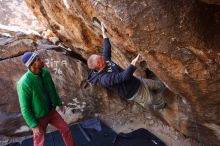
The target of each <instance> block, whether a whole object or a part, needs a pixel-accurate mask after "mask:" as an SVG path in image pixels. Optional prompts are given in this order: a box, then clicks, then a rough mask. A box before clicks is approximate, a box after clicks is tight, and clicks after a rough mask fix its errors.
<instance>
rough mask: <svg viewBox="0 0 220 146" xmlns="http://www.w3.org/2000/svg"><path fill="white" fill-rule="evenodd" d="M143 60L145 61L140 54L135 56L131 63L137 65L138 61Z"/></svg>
mask: <svg viewBox="0 0 220 146" xmlns="http://www.w3.org/2000/svg"><path fill="white" fill-rule="evenodd" d="M141 61H143V58H142V57H141V55H140V54H138V55H137V57H135V58H134V59H133V60H132V61H131V64H132V65H134V66H136V65H137V64H138V63H140V62H141Z"/></svg>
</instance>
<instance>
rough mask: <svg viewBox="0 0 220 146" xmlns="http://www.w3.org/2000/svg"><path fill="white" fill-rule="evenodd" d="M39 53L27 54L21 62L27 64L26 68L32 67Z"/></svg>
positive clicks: (22, 57)
mask: <svg viewBox="0 0 220 146" xmlns="http://www.w3.org/2000/svg"><path fill="white" fill-rule="evenodd" d="M37 56H38V54H37V53H34V52H26V53H24V55H22V56H21V61H22V62H23V63H24V64H25V66H27V67H30V65H31V64H32V63H33V62H34V61H35V59H36V57H37Z"/></svg>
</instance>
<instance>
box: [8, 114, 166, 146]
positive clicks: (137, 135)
mask: <svg viewBox="0 0 220 146" xmlns="http://www.w3.org/2000/svg"><path fill="white" fill-rule="evenodd" d="M70 129H71V132H72V135H73V138H74V140H75V143H76V146H165V144H164V143H163V142H162V141H161V140H160V139H158V138H157V137H156V136H154V135H153V134H152V133H150V132H149V131H147V130H146V129H143V128H141V129H137V130H135V131H133V132H130V133H119V134H116V133H115V132H114V131H113V130H112V129H111V128H109V127H108V126H107V125H106V124H104V123H103V122H101V121H100V120H99V119H96V118H94V119H90V120H86V121H83V122H80V123H77V124H74V125H72V126H70ZM7 146H33V139H32V138H29V139H26V140H24V141H22V142H21V144H19V143H11V144H8V145H7ZM44 146H65V144H64V142H63V139H62V137H61V135H60V133H59V131H54V132H50V133H46V139H45V144H44Z"/></svg>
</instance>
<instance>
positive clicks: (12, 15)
mask: <svg viewBox="0 0 220 146" xmlns="http://www.w3.org/2000/svg"><path fill="white" fill-rule="evenodd" d="M0 10H1V11H0V17H1V21H0V28H1V27H3V26H8V27H11V28H13V29H17V31H22V30H23V31H26V32H27V31H30V30H32V32H33V30H35V31H42V30H44V29H45V27H44V26H43V25H42V23H40V22H39V21H38V20H37V19H36V17H35V16H34V15H33V14H32V12H31V11H30V9H28V7H27V5H26V3H25V1H24V0H13V1H10V0H2V1H0Z"/></svg>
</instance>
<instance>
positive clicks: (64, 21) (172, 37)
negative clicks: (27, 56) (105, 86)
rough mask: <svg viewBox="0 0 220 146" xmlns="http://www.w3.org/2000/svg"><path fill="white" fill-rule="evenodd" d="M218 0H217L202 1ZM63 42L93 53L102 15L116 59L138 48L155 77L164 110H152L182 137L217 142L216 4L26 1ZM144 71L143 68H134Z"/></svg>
mask: <svg viewBox="0 0 220 146" xmlns="http://www.w3.org/2000/svg"><path fill="white" fill-rule="evenodd" d="M208 2H209V3H213V2H214V3H216V4H219V2H218V1H208ZM26 3H27V4H28V6H29V8H30V9H32V11H33V13H34V14H35V15H36V16H37V17H38V19H39V20H40V21H42V22H43V23H44V24H45V25H47V27H48V28H50V29H51V30H52V31H53V32H54V33H55V34H56V35H57V36H58V37H59V38H60V39H61V40H62V41H63V42H64V43H65V44H66V45H67V46H68V47H69V48H71V49H72V50H73V51H75V52H79V53H80V54H81V56H82V57H84V58H87V57H88V55H89V54H91V53H98V52H100V48H101V47H102V43H101V42H102V40H101V37H100V30H99V29H98V28H97V27H95V26H94V20H96V19H98V20H100V21H103V22H104V24H105V26H106V28H107V31H108V35H109V37H110V38H111V42H112V45H113V53H112V55H113V56H114V57H113V59H114V60H115V61H116V62H117V63H119V64H120V65H121V66H124V67H125V66H126V65H127V64H128V62H129V61H130V60H131V58H132V57H134V56H135V55H136V54H138V53H142V55H143V57H144V59H145V61H146V62H147V64H148V65H147V67H148V68H149V69H150V70H151V71H152V72H153V73H154V74H155V75H156V76H157V77H158V78H160V79H161V80H163V81H164V82H165V83H166V84H167V86H168V87H169V89H170V90H171V91H172V92H173V93H171V92H170V93H168V94H167V98H168V101H169V109H168V110H167V111H166V112H164V113H163V114H162V115H160V117H161V118H162V119H163V120H164V121H166V122H167V123H168V124H169V125H171V126H173V127H174V128H176V129H177V130H179V131H180V132H182V133H183V134H184V135H185V136H187V137H192V138H194V139H197V140H198V141H199V142H201V143H204V144H219V143H220V135H219V133H220V122H219V121H220V115H219V113H220V111H219V110H220V106H219V104H220V99H219V95H220V90H219V88H220V82H219V80H220V76H219V72H220V70H219V63H220V54H219V46H220V41H219V39H220V29H219V26H220V6H218V5H209V4H206V3H203V2H200V1H195V0H180V1H173V0H166V1H162V0H161V1H155V0H141V1H136V0H127V1H125V0H103V1H100V0H74V1H73V0H63V1H58V0H54V1H51V0H41V1H38V0H26ZM142 69H143V70H146V67H143V68H142Z"/></svg>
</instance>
